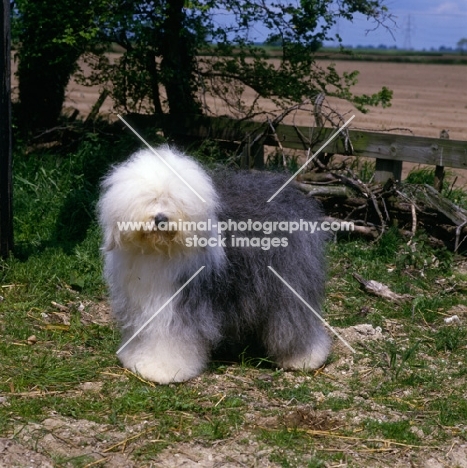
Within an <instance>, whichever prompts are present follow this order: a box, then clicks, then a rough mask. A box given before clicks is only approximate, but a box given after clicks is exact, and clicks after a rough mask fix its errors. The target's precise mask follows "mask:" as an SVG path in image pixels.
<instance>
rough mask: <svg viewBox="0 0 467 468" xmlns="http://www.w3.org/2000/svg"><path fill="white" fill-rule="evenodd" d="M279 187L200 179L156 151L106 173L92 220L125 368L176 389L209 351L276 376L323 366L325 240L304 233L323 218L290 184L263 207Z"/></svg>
mask: <svg viewBox="0 0 467 468" xmlns="http://www.w3.org/2000/svg"><path fill="white" fill-rule="evenodd" d="M286 180H287V179H286V177H285V176H283V175H280V174H271V173H266V172H254V171H253V172H249V171H233V170H232V171H231V170H219V171H213V172H212V173H208V172H206V171H205V170H204V169H203V168H202V167H201V166H200V165H199V164H198V163H197V162H195V161H194V160H193V159H191V158H190V157H187V156H186V155H184V154H181V153H179V152H177V151H174V150H173V149H171V148H169V147H167V146H164V147H160V148H158V149H157V154H155V153H154V152H152V151H149V150H141V151H139V152H137V153H136V154H134V155H133V156H132V157H130V159H129V160H127V161H126V162H124V163H122V164H120V165H117V166H115V167H114V168H113V169H112V170H111V171H110V172H109V174H108V175H107V176H106V177H105V178H104V180H103V182H102V194H101V197H100V200H99V203H98V214H99V221H100V224H101V227H102V230H103V236H104V241H103V252H104V263H105V265H104V274H105V278H106V281H107V283H108V286H109V289H110V296H111V305H112V309H113V314H114V317H115V319H116V321H117V323H118V325H119V327H120V329H121V332H122V345H121V348H120V350H119V351H118V352H117V354H118V357H119V358H120V360H121V362H122V364H123V366H124V367H126V368H128V369H130V370H132V371H133V372H136V373H138V374H139V375H141V376H142V377H143V378H145V379H147V380H152V381H155V382H159V383H170V382H181V381H185V380H187V379H190V378H192V377H195V376H197V375H199V374H200V373H201V372H202V371H203V370H204V369H205V367H206V365H207V363H208V361H209V359H210V357H211V355H212V353H213V352H214V351H216V350H218V349H220V348H227V349H236V350H242V349H246V348H247V347H248V346H254V347H256V348H258V349H261V350H262V352H263V353H264V357H266V356H268V357H269V358H271V359H272V360H274V362H275V363H276V364H277V365H278V366H280V367H282V368H284V369H303V370H307V369H316V368H319V367H320V366H322V365H323V364H324V362H325V361H326V358H327V356H328V354H329V350H330V342H331V340H330V339H329V336H328V334H327V332H326V330H325V327H324V325H323V323H322V321H321V318H320V316H319V315H318V314H320V311H321V304H322V301H323V295H324V284H325V276H326V275H325V259H324V249H325V240H326V239H325V237H326V236H325V233H324V232H322V231H319V230H315V232H314V233H312V230H311V228H309V227H310V226H312V225H313V224H314V225H315V227H316V224H317V223H318V222H319V221H320V219H321V217H322V213H321V210H320V207H319V205H318V203H317V202H316V201H315V200H314V199H312V198H309V197H306V196H305V195H303V194H302V193H301V192H300V191H299V190H298V188H296V187H295V186H293V185H291V184H289V185H287V186H286V187H285V188H284V189H283V190H282V191H281V192H280V193H279V194H278V195H277V196H276V197H275V198H274V200H272V201H271V202H270V203H267V202H266V201H267V200H268V198H269V196H270V195H272V194H273V193H275V192H276V191H277V190H278V189H279V188H280V187H281V186H282V185H283V184H284V182H285V181H286ZM198 270H199V271H198ZM273 270H274V271H273ZM196 272H198V274H196V275H195V276H194V274H195V273H196ZM274 272H275V273H274ZM276 273H277V274H276ZM193 276H194V277H193ZM279 276H280V278H282V279H283V280H284V281H285V282H286V283H287V284H288V285H289V286H290V287H288V286H287V285H286V284H285V283H284V282H283V281H281V279H280V278H279ZM182 286H183V288H182Z"/></svg>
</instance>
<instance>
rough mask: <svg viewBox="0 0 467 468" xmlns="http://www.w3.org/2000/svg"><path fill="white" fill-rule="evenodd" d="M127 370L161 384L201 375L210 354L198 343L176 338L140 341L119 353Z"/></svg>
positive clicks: (183, 380) (182, 380)
mask: <svg viewBox="0 0 467 468" xmlns="http://www.w3.org/2000/svg"><path fill="white" fill-rule="evenodd" d="M118 357H119V359H120V361H121V363H122V364H123V366H124V367H126V368H127V369H130V370H131V371H132V372H135V373H136V374H138V375H140V376H141V377H142V378H143V379H145V380H151V381H153V382H157V383H160V384H169V383H171V382H185V381H186V380H189V379H192V378H193V377H196V376H198V375H199V374H201V373H202V372H203V371H204V369H205V367H206V364H207V353H206V352H205V350H204V349H203V348H200V347H197V346H196V345H195V344H194V343H190V344H182V343H180V341H178V342H177V341H175V340H173V339H166V340H164V339H162V338H159V339H158V340H157V341H155V342H143V343H141V342H139V343H137V345H136V346H132V347H129V349H125V350H123V351H122V353H120V354H119V355H118Z"/></svg>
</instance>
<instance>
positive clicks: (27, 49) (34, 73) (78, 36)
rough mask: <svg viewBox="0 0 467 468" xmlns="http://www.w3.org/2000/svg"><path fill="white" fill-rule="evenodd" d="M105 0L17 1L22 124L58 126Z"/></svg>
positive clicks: (31, 127)
mask: <svg viewBox="0 0 467 468" xmlns="http://www.w3.org/2000/svg"><path fill="white" fill-rule="evenodd" d="M102 3H103V2H99V1H96V2H93V1H92V0H79V1H71V0H57V1H54V2H43V1H41V2H37V1H34V0H17V1H16V2H14V9H13V30H14V38H15V41H16V42H17V46H18V58H19V64H18V71H17V76H18V81H19V86H18V88H19V108H18V111H19V112H18V113H19V115H18V118H19V122H20V126H21V128H23V129H24V130H29V131H36V130H39V129H43V128H48V127H52V126H54V125H56V123H57V121H58V118H59V116H60V113H61V109H62V106H63V101H64V99H65V89H66V86H67V84H68V82H69V79H70V76H71V75H72V74H73V73H74V72H75V71H76V70H77V60H78V58H79V57H80V56H81V55H82V54H83V53H84V52H85V50H86V47H88V45H89V43H90V41H91V40H92V39H95V37H96V36H97V32H98V27H97V25H96V20H97V18H98V17H99V15H101V14H103V11H104V10H103V5H102Z"/></svg>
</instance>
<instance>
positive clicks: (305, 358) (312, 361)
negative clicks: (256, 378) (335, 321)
mask: <svg viewBox="0 0 467 468" xmlns="http://www.w3.org/2000/svg"><path fill="white" fill-rule="evenodd" d="M330 348H331V342H330V340H329V338H328V337H327V336H325V338H323V339H322V340H321V342H320V343H319V345H315V347H314V348H313V349H312V350H311V351H310V352H308V353H305V354H303V355H298V356H297V355H293V356H287V357H280V358H278V359H277V364H279V366H280V367H282V368H283V369H286V370H287V369H290V370H313V369H319V368H320V367H321V366H322V365H323V364H324V363H325V362H326V359H327V358H328V356H329V351H330Z"/></svg>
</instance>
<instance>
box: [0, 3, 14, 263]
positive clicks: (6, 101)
mask: <svg viewBox="0 0 467 468" xmlns="http://www.w3.org/2000/svg"><path fill="white" fill-rule="evenodd" d="M0 24H1V27H2V31H1V34H0V79H1V83H0V255H1V256H2V257H3V258H6V257H7V256H8V254H9V253H10V251H11V250H12V249H13V207H12V201H13V189H12V185H13V184H12V171H11V166H12V158H11V31H10V0H2V8H1V10H0Z"/></svg>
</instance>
